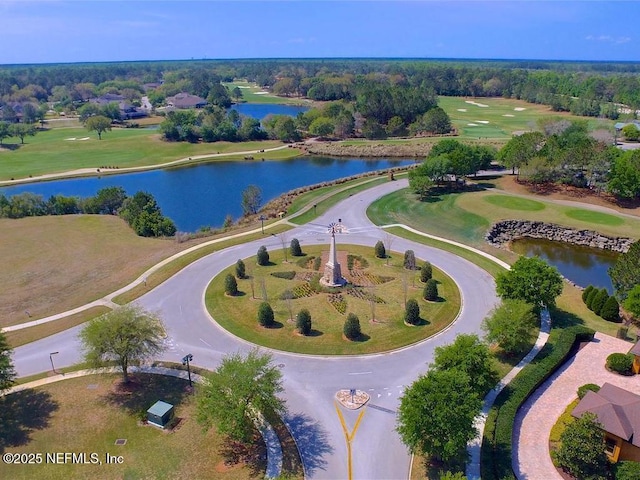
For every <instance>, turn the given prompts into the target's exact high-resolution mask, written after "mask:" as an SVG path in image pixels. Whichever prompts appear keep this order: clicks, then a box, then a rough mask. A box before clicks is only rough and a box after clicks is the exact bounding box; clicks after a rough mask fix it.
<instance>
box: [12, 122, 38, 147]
mask: <svg viewBox="0 0 640 480" xmlns="http://www.w3.org/2000/svg"><path fill="white" fill-rule="evenodd" d="M9 133H11V136H12V137H18V138H19V139H20V143H21V144H24V137H27V136H29V137H33V136H34V135H35V134H36V126H35V125H30V124H28V123H14V124H12V125H11V126H10V127H9Z"/></svg>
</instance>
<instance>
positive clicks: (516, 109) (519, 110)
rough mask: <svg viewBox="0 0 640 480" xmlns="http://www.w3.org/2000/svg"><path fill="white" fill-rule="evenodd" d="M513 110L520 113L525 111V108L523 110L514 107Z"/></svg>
mask: <svg viewBox="0 0 640 480" xmlns="http://www.w3.org/2000/svg"><path fill="white" fill-rule="evenodd" d="M514 110H515V111H516V112H522V111H523V110H526V108H524V107H516V108H514Z"/></svg>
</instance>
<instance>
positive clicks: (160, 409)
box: [147, 400, 173, 417]
mask: <svg viewBox="0 0 640 480" xmlns="http://www.w3.org/2000/svg"><path fill="white" fill-rule="evenodd" d="M172 408H173V405H171V404H170V403H167V402H163V401H162V400H158V401H157V402H156V403H154V404H153V405H151V408H150V409H149V410H147V413H150V414H151V415H156V416H158V417H162V416H163V415H164V414H165V413H167V412H168V411H169V410H171V409H172Z"/></svg>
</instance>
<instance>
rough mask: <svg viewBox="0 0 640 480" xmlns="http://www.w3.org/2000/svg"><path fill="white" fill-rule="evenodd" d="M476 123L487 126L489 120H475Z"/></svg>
mask: <svg viewBox="0 0 640 480" xmlns="http://www.w3.org/2000/svg"><path fill="white" fill-rule="evenodd" d="M474 122H476V123H484V124H485V125H486V124H487V123H489V120H474Z"/></svg>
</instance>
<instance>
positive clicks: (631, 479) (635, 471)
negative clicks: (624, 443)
mask: <svg viewBox="0 0 640 480" xmlns="http://www.w3.org/2000/svg"><path fill="white" fill-rule="evenodd" d="M614 468H615V475H614V477H615V479H616V480H637V479H638V478H640V462H632V461H630V460H627V461H623V462H618V463H616V464H615V467H614Z"/></svg>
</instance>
